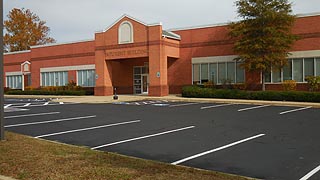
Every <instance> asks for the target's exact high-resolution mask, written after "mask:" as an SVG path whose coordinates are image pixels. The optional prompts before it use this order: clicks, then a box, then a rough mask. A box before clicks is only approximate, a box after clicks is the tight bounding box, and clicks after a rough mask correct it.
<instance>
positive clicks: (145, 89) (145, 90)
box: [141, 74, 149, 94]
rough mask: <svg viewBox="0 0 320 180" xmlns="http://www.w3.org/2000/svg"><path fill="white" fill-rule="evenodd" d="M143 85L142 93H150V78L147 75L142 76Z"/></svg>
mask: <svg viewBox="0 0 320 180" xmlns="http://www.w3.org/2000/svg"><path fill="white" fill-rule="evenodd" d="M141 83H142V93H143V94H146V93H148V88H149V76H148V75H147V74H143V75H141Z"/></svg>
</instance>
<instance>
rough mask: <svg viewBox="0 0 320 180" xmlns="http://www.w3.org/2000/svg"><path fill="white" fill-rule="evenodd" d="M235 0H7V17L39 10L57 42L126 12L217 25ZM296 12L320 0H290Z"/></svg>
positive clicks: (171, 24) (319, 5) (148, 19)
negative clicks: (16, 10) (19, 11)
mask: <svg viewBox="0 0 320 180" xmlns="http://www.w3.org/2000/svg"><path fill="white" fill-rule="evenodd" d="M234 2H235V0H196V1H194V0H161V1H159V0H50V1H49V0H4V18H5V19H6V15H7V14H8V12H9V11H10V10H11V9H12V8H26V9H30V10H31V11H32V12H34V13H36V14H37V15H38V16H39V17H40V19H42V20H45V21H46V22H47V26H49V27H50V28H51V37H53V38H55V39H56V40H57V42H69V41H78V40H85V39H93V38H94V33H95V32H96V31H100V30H103V29H105V28H106V27H108V26H109V25H111V24H112V23H113V22H114V21H115V20H117V19H118V18H119V17H121V16H122V15H123V14H128V15H130V16H132V17H135V18H136V19H139V20H141V21H143V22H145V23H158V22H162V24H163V27H164V29H171V28H181V27H190V26H197V25H206V24H218V23H226V22H230V21H235V20H236V19H237V14H236V7H235V5H234ZM290 2H292V3H293V11H294V14H307V13H314V12H319V13H320V0H290Z"/></svg>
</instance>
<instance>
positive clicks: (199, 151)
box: [5, 100, 320, 179]
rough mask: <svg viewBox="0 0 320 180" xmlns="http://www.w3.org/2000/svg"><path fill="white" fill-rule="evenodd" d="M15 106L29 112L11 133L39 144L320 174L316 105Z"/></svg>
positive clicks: (236, 170) (288, 174)
mask: <svg viewBox="0 0 320 180" xmlns="http://www.w3.org/2000/svg"><path fill="white" fill-rule="evenodd" d="M20 103H21V104H20ZM8 104H11V105H10V106H8V107H7V108H6V109H10V108H20V106H23V107H24V109H25V111H11V112H6V113H5V127H6V129H7V130H9V131H14V132H18V133H22V134H26V135H31V136H33V137H36V138H44V139H48V140H53V141H59V142H64V143H69V144H75V145H81V146H88V147H89V148H92V149H96V150H103V151H111V152H116V153H120V154H125V155H130V156H135V157H140V158H146V159H152V160H158V161H163V162H167V163H172V164H180V165H186V166H192V167H197V168H202V169H208V170H219V171H223V172H226V173H233V174H239V175H243V176H251V177H256V178H261V179H308V178H309V179H312V178H314V177H318V176H319V175H318V174H319V170H318V167H317V166H318V165H319V164H320V158H319V156H318V153H319V152H320V143H318V141H317V140H316V139H317V138H318V137H320V134H319V133H318V130H317V127H319V125H320V122H319V117H320V111H319V110H318V109H315V108H312V107H289V106H272V105H250V104H228V103H205V102H203V103H198V102H171V101H163V100H156V101H136V102H129V103H122V102H120V103H115V104H68V103H53V102H51V101H47V100H44V101H40V102H33V101H23V102H19V101H16V102H13V101H12V102H11V103H8ZM14 104H15V105H14ZM50 104H54V105H52V106H50ZM32 105H35V106H32ZM37 105H38V106H37ZM40 105H41V106H40ZM124 112H125V113H124ZM288 164H290V165H289V166H288ZM280 170H281V172H280Z"/></svg>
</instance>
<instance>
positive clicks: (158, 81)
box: [149, 25, 169, 96]
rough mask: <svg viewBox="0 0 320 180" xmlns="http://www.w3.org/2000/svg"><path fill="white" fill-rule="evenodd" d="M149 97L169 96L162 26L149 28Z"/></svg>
mask: <svg viewBox="0 0 320 180" xmlns="http://www.w3.org/2000/svg"><path fill="white" fill-rule="evenodd" d="M149 41H150V42H155V43H151V45H150V46H149V80H150V84H149V96H167V95H168V94H169V88H168V69H167V56H166V55H165V49H164V47H163V46H162V26H161V25H159V26H152V27H149Z"/></svg>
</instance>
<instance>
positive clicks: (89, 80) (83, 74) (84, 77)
mask: <svg viewBox="0 0 320 180" xmlns="http://www.w3.org/2000/svg"><path fill="white" fill-rule="evenodd" d="M77 77H78V80H77V84H78V85H79V86H83V87H94V86H95V78H94V77H95V70H80V71H77Z"/></svg>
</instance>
